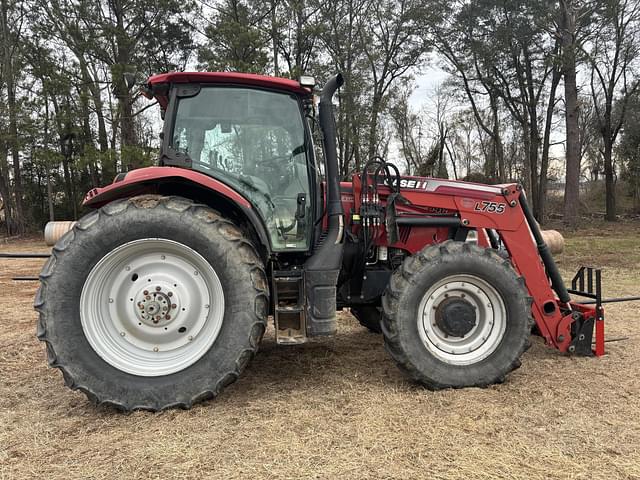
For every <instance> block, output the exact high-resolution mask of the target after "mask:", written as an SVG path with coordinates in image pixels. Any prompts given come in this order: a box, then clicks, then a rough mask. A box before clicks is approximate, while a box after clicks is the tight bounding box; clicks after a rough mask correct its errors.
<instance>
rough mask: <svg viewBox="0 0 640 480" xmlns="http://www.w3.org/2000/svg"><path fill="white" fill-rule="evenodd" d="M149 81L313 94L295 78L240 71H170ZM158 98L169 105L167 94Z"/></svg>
mask: <svg viewBox="0 0 640 480" xmlns="http://www.w3.org/2000/svg"><path fill="white" fill-rule="evenodd" d="M147 83H148V84H149V85H158V84H162V83H211V84H215V83H217V84H233V85H247V86H251V87H258V88H272V89H276V90H285V91H287V92H291V93H295V94H297V95H303V96H310V95H312V94H313V92H312V91H311V89H309V88H307V87H303V86H301V85H300V83H299V82H296V81H295V80H290V79H288V78H279V77H268V76H266V75H254V74H251V73H238V72H169V73H161V74H159V75H153V76H151V77H149V79H148V80H147ZM156 98H157V99H158V102H159V103H160V106H161V107H162V108H166V107H167V103H168V100H167V97H166V96H163V95H157V96H156Z"/></svg>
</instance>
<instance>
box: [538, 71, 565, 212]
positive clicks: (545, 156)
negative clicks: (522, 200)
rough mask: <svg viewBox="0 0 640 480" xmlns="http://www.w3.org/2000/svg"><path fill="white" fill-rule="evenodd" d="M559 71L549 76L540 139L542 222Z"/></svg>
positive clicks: (539, 187)
mask: <svg viewBox="0 0 640 480" xmlns="http://www.w3.org/2000/svg"><path fill="white" fill-rule="evenodd" d="M560 77H561V72H560V70H559V69H557V68H554V69H553V73H552V76H551V88H550V90H549V101H548V103H547V112H546V118H545V122H544V138H543V140H542V159H541V160H540V183H539V185H538V192H539V193H538V199H539V204H538V221H539V222H540V223H543V222H544V217H545V215H546V201H547V181H548V178H547V175H548V173H549V145H550V143H551V123H552V122H553V108H554V106H555V104H556V90H557V88H558V84H559V83H560Z"/></svg>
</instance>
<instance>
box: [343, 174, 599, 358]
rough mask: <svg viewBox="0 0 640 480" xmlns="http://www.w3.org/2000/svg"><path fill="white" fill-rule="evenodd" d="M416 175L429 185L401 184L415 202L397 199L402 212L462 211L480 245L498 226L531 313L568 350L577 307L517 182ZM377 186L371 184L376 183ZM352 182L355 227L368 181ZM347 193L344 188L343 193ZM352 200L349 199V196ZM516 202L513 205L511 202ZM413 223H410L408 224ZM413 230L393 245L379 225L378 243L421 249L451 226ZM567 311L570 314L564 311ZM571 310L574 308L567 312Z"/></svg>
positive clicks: (591, 310) (382, 191) (583, 308)
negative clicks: (560, 284) (564, 293)
mask: <svg viewBox="0 0 640 480" xmlns="http://www.w3.org/2000/svg"><path fill="white" fill-rule="evenodd" d="M403 178H411V179H415V180H418V181H420V182H422V183H421V184H420V185H424V184H425V182H426V184H427V185H428V186H427V187H426V188H401V194H402V196H403V197H404V198H405V199H406V200H408V201H409V203H407V204H405V203H402V202H396V210H397V215H399V216H402V215H405V216H410V217H425V216H427V217H428V216H434V214H440V215H443V214H444V215H446V216H456V217H459V218H460V219H461V220H462V221H466V222H467V223H465V226H467V227H469V228H475V229H476V230H477V231H478V244H479V245H481V246H489V241H488V238H487V235H486V232H485V230H486V229H495V230H497V232H498V233H499V234H500V237H501V239H502V241H503V243H504V244H505V247H506V249H507V251H508V252H509V257H510V259H511V263H512V264H513V267H514V269H515V270H516V271H517V272H518V274H519V275H520V276H522V277H523V278H524V279H525V281H526V288H527V290H528V292H529V295H530V296H531V297H532V300H533V302H532V306H531V313H532V316H533V318H534V320H535V322H536V324H537V326H538V329H539V330H540V333H541V335H542V336H543V337H544V338H545V340H546V342H547V344H548V345H550V346H552V347H555V348H557V349H558V350H560V351H562V352H566V351H568V349H569V346H570V344H571V341H572V337H571V325H572V323H573V322H574V320H573V317H572V315H571V312H570V311H568V308H567V306H566V305H562V304H561V303H560V301H559V300H558V298H557V297H556V294H555V292H554V291H553V289H552V288H551V285H550V283H549V279H548V278H547V275H546V272H545V268H544V265H543V263H542V261H541V259H540V255H539V254H538V249H537V248H536V245H535V242H534V240H533V237H532V234H531V230H530V229H529V226H528V224H527V222H526V219H525V217H524V212H523V211H522V207H521V206H520V202H519V196H520V191H519V189H518V188H517V185H516V184H505V185H498V186H486V185H485V186H483V187H484V188H478V184H471V183H469V184H467V183H465V182H452V181H442V180H439V179H430V178H420V177H403ZM370 185H371V184H370ZM349 186H351V185H346V184H345V182H343V183H342V184H341V188H342V190H343V192H345V193H346V191H347V190H349V197H348V198H345V199H344V200H343V205H344V207H345V208H344V210H345V213H346V214H347V225H351V228H352V230H353V231H354V232H357V231H358V229H359V228H360V226H359V225H357V224H352V223H351V222H350V212H351V211H352V210H353V211H355V212H358V211H359V210H360V204H361V202H360V199H361V191H362V182H361V178H360V177H359V176H354V177H353V180H352V187H353V188H349ZM503 192H504V194H503ZM390 193H391V192H390V190H389V188H388V187H386V186H383V185H380V186H379V187H378V194H379V197H380V203H381V204H382V206H383V207H384V206H386V202H387V198H388V196H389V194H390ZM343 196H344V193H343ZM478 199H481V200H486V201H490V202H495V203H500V204H504V205H505V208H504V211H503V212H502V213H497V212H486V211H481V210H476V209H475V206H476V201H477V200H478ZM345 200H348V201H345ZM512 204H513V206H511V205H512ZM403 228H407V227H403ZM410 228H411V232H410V234H409V235H408V237H406V239H405V241H402V240H400V241H399V242H397V243H395V244H393V245H387V240H386V239H387V236H386V231H385V229H384V227H383V226H381V227H379V228H378V229H377V231H376V234H375V240H374V241H375V243H376V244H378V245H384V246H392V247H396V248H401V249H403V250H406V251H407V252H408V253H410V254H415V253H417V252H419V251H420V250H422V249H423V248H424V247H425V246H427V245H431V244H435V243H441V242H443V241H444V240H446V239H447V238H448V228H435V227H419V226H411V227H410ZM548 302H553V303H554V304H555V305H556V308H555V309H554V311H553V312H552V313H550V314H545V313H544V308H543V306H544V305H545V304H546V303H548ZM571 309H572V310H574V311H575V310H577V311H580V312H581V313H582V314H583V315H584V316H585V317H586V318H591V317H595V318H598V316H597V314H596V311H595V307H593V306H589V305H579V304H574V303H571ZM563 311H564V312H565V313H564V314H563V313H562V312H563ZM567 312H568V313H567ZM600 318H602V319H601V320H597V321H596V326H595V340H596V348H595V352H594V353H595V354H596V355H602V354H604V315H601V316H600Z"/></svg>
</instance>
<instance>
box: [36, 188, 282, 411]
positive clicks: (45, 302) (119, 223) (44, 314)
mask: <svg viewBox="0 0 640 480" xmlns="http://www.w3.org/2000/svg"><path fill="white" fill-rule="evenodd" d="M165 262H166V263H165ZM40 280H41V286H40V288H39V290H38V293H37V295H36V300H35V308H36V310H37V311H38V312H39V314H40V319H39V322H38V338H39V339H40V340H41V341H43V342H45V343H46V345H47V355H48V359H49V364H50V365H51V366H52V367H56V368H58V369H60V370H61V371H62V374H63V377H64V380H65V383H66V384H67V386H69V387H70V388H71V389H73V390H81V391H82V392H84V393H85V394H86V395H87V397H88V398H89V400H91V401H92V402H94V403H96V404H100V405H111V406H114V407H116V408H118V409H121V410H124V411H129V410H134V409H144V410H152V411H156V410H164V409H167V408H171V407H181V408H190V407H191V406H192V405H193V404H195V403H197V402H201V401H203V400H205V399H208V398H213V397H215V396H216V395H218V394H219V393H220V391H221V390H222V389H223V388H224V387H225V386H227V385H229V384H230V383H233V382H234V381H235V380H236V379H237V378H238V377H239V375H240V374H241V373H242V371H243V370H244V369H245V367H246V366H247V364H248V362H249V360H250V359H251V358H252V357H253V355H254V354H255V352H256V350H257V348H258V344H259V342H260V340H261V338H262V335H263V333H264V330H265V326H266V318H267V311H268V303H269V296H268V295H269V294H268V287H267V285H268V283H267V279H266V275H265V270H264V265H263V262H262V261H261V260H260V258H259V256H258V255H257V253H256V251H255V248H254V246H253V245H252V244H251V242H250V241H249V240H248V239H247V238H246V236H245V235H244V234H243V233H242V232H241V231H240V230H239V229H238V228H237V227H236V226H234V225H233V224H232V223H230V222H229V221H228V220H226V219H224V218H223V217H221V216H220V215H219V214H218V213H217V212H215V211H213V210H212V209H210V208H209V207H206V206H204V205H198V204H195V203H193V202H191V201H190V200H187V199H184V198H179V197H161V196H157V195H145V196H141V197H135V198H131V199H123V200H117V201H114V202H112V203H110V204H107V205H105V206H104V207H102V208H101V209H100V210H98V211H94V212H92V213H90V214H89V215H87V216H85V217H84V218H82V219H81V220H80V221H79V222H78V223H77V225H76V226H75V227H74V228H73V230H71V231H70V232H69V233H67V234H66V235H65V236H63V237H62V238H61V239H60V240H59V241H58V243H57V244H56V245H55V247H54V248H53V252H52V256H51V258H50V259H49V261H48V262H47V263H46V264H45V266H44V267H43V269H42V272H41V274H40ZM165 290H166V292H165ZM158 309H160V310H161V313H160V315H157V312H158Z"/></svg>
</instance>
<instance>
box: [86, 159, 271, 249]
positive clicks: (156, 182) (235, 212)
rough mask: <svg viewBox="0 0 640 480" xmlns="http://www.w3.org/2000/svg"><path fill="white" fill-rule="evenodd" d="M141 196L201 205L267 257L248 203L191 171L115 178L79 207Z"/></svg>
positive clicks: (265, 239) (149, 171) (148, 171)
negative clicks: (226, 220) (229, 222)
mask: <svg viewBox="0 0 640 480" xmlns="http://www.w3.org/2000/svg"><path fill="white" fill-rule="evenodd" d="M144 194H159V195H178V196H181V197H185V198H188V199H190V200H194V201H197V202H200V203H204V204H205V205H208V206H210V207H212V208H214V209H215V210H217V211H219V212H220V213H222V214H224V215H225V216H226V217H229V218H231V219H232V220H233V221H234V223H236V224H237V225H238V226H239V227H241V228H242V229H243V230H244V231H245V232H247V233H248V235H249V236H250V237H251V239H252V241H253V242H254V244H255V245H256V247H258V250H259V251H260V254H261V256H262V257H263V259H266V258H267V257H268V256H269V255H270V253H271V245H270V243H269V236H268V235H267V231H266V229H265V227H264V224H263V222H262V220H261V218H260V216H259V215H258V213H257V211H256V210H255V209H254V208H253V207H252V205H251V203H250V202H249V201H248V200H247V199H246V198H245V197H243V196H242V195H240V193H238V192H237V191H236V190H234V189H233V188H231V187H229V186H228V185H226V184H224V183H222V182H220V181H219V180H216V179H215V178H212V177H209V176H208V175H205V174H203V173H200V172H196V171H194V170H187V169H184V168H177V167H147V168H140V169H137V170H132V171H131V172H127V173H125V174H119V175H118V176H116V178H115V179H114V181H113V183H112V184H110V185H107V186H106V187H102V188H94V189H92V190H90V191H89V192H88V193H87V194H86V196H85V199H84V202H83V205H84V206H86V207H89V208H100V207H102V206H103V205H106V204H107V203H109V202H112V201H114V200H117V199H119V198H128V197H134V196H136V195H144Z"/></svg>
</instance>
